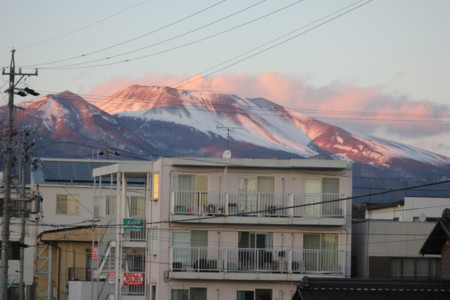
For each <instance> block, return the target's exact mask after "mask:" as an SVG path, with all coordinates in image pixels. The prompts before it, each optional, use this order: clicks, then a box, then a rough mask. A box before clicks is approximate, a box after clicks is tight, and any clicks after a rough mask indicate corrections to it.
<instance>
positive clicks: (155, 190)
mask: <svg viewBox="0 0 450 300" xmlns="http://www.w3.org/2000/svg"><path fill="white" fill-rule="evenodd" d="M158 198H159V174H158V173H153V176H152V199H158Z"/></svg>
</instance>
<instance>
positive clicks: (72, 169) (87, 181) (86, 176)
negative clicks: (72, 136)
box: [32, 159, 143, 185]
mask: <svg viewBox="0 0 450 300" xmlns="http://www.w3.org/2000/svg"><path fill="white" fill-rule="evenodd" d="M116 163H117V161H113V160H111V161H107V160H67V159H61V160H57V159H49V160H47V159H42V160H41V161H39V162H38V163H37V164H36V165H35V167H34V168H33V170H32V176H33V180H34V183H35V184H66V185H71V184H73V185H93V183H94V177H93V176H92V170H93V169H95V168H100V167H104V166H108V165H113V164H116ZM102 180H103V179H102ZM109 180H110V177H105V180H104V181H103V182H109ZM138 181H139V182H138ZM138 181H136V182H134V183H142V182H143V180H138Z"/></svg>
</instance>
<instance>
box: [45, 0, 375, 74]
mask: <svg viewBox="0 0 450 300" xmlns="http://www.w3.org/2000/svg"><path fill="white" fill-rule="evenodd" d="M263 1H265V0H263ZM303 1H304V0H298V1H296V2H294V3H291V4H289V5H286V6H283V7H281V8H279V9H277V10H274V11H272V12H270V13H267V14H265V15H262V16H260V17H257V18H255V19H252V20H250V21H247V22H244V23H241V24H239V25H236V26H233V27H231V28H228V29H226V30H223V31H220V32H217V33H215V34H212V35H209V36H206V37H203V38H200V39H197V40H194V41H191V42H188V43H184V44H181V45H178V46H175V47H172V48H168V49H165V50H161V51H157V52H154V53H150V54H146V55H143V56H139V57H134V58H130V59H126V60H122V61H116V62H111V63H104V64H96V65H89V66H83V67H76V66H80V65H84V64H89V63H94V62H98V61H103V60H109V59H111V58H115V57H119V56H123V55H126V54H129V53H133V52H136V51H140V50H143V49H146V48H150V47H153V46H155V45H157V44H158V43H157V44H152V45H150V46H147V47H144V48H140V49H138V50H135V51H131V52H127V53H122V54H119V55H115V56H109V57H107V58H102V59H97V60H92V61H88V62H83V63H77V64H71V65H63V66H55V67H46V68H41V69H44V70H69V69H72V70H73V69H84V68H93V67H102V66H109V65H114V64H119V63H124V62H130V61H135V60H140V59H143V58H147V57H150V56H154V55H158V54H163V53H167V52H171V51H173V50H177V49H180V48H184V47H187V46H190V45H193V44H196V43H199V42H202V41H205V40H208V39H210V38H213V37H216V36H219V35H222V34H224V33H227V32H230V31H233V30H235V29H238V28H241V27H244V26H247V25H249V24H251V23H254V22H256V21H259V20H261V19H264V18H266V17H268V16H271V15H273V14H276V13H278V12H280V11H283V10H285V9H287V8H290V7H292V6H294V5H296V4H299V3H301V2H303ZM371 1H372V0H371Z"/></svg>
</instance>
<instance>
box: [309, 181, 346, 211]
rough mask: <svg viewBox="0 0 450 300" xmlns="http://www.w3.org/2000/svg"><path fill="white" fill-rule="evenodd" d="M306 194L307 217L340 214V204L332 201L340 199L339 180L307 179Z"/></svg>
mask: <svg viewBox="0 0 450 300" xmlns="http://www.w3.org/2000/svg"><path fill="white" fill-rule="evenodd" d="M304 192H305V195H304V197H305V204H307V206H305V209H304V213H305V214H306V215H311V216H320V215H325V216H334V215H338V214H339V213H340V211H339V207H340V203H339V202H337V201H336V202H333V201H332V200H336V199H338V198H339V178H306V179H305V180H304ZM316 203H317V204H316Z"/></svg>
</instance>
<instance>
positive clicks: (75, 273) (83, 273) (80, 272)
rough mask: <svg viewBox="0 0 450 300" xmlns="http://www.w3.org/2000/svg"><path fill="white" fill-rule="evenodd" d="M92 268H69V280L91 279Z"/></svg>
mask: <svg viewBox="0 0 450 300" xmlns="http://www.w3.org/2000/svg"><path fill="white" fill-rule="evenodd" d="M92 270H93V269H91V268H69V281H91V280H92Z"/></svg>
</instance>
